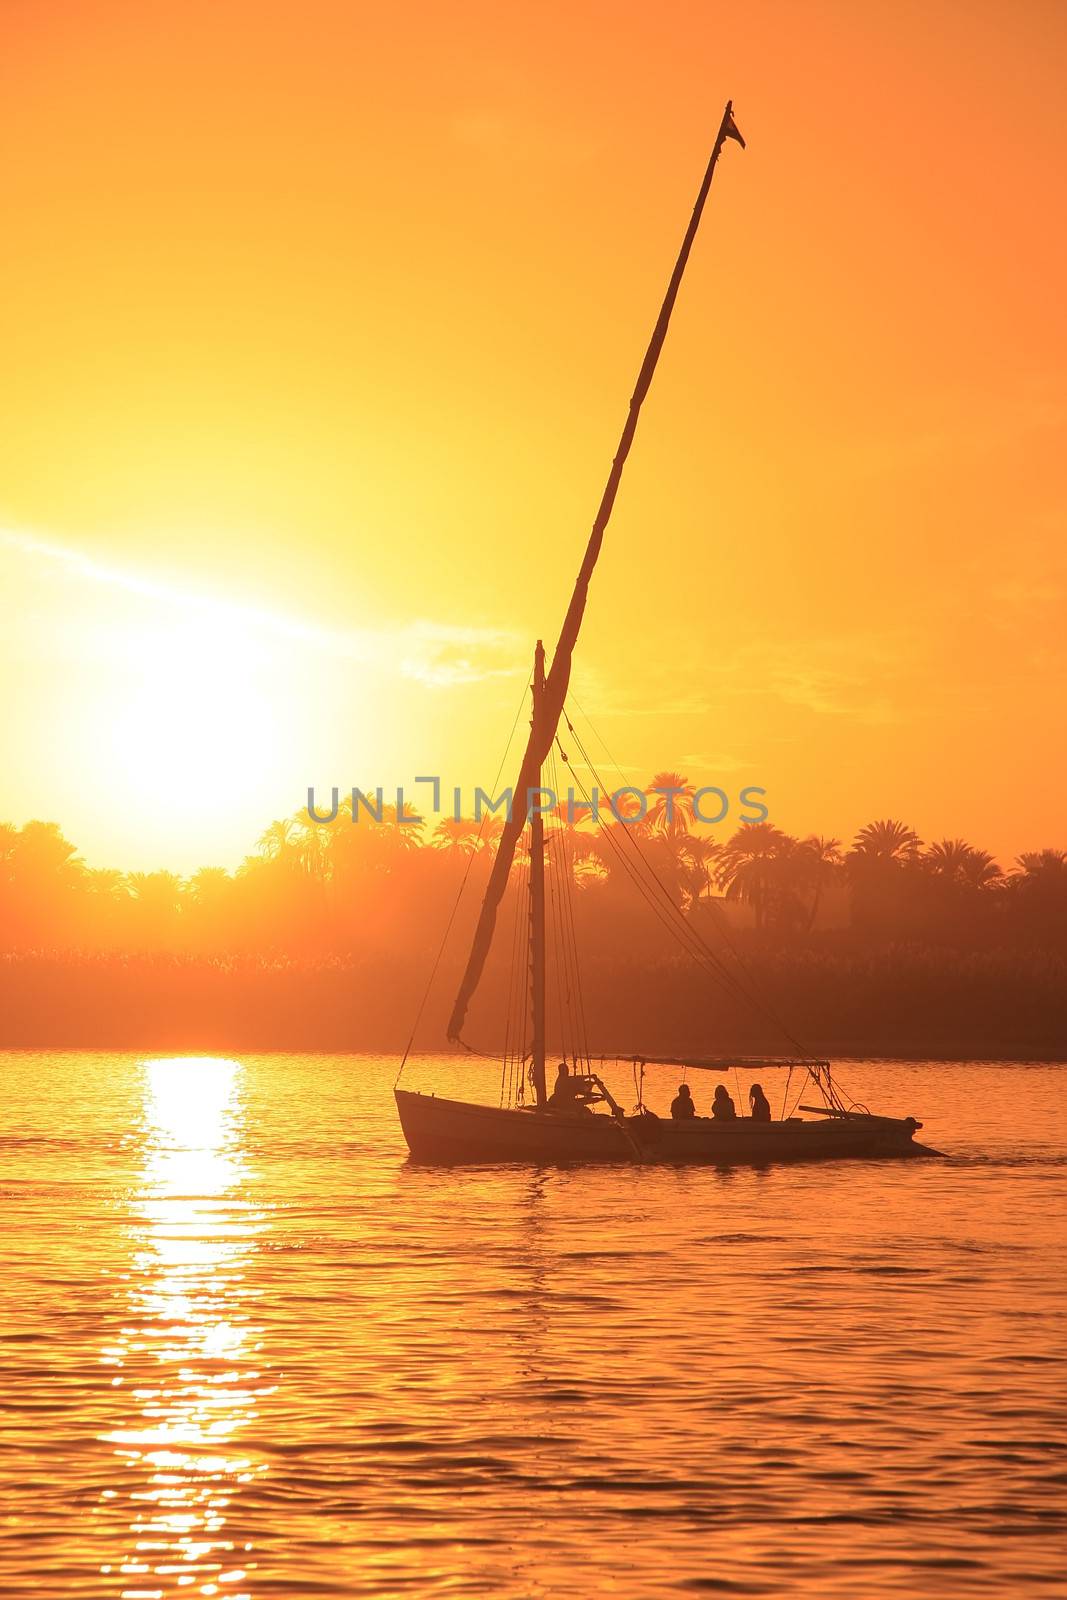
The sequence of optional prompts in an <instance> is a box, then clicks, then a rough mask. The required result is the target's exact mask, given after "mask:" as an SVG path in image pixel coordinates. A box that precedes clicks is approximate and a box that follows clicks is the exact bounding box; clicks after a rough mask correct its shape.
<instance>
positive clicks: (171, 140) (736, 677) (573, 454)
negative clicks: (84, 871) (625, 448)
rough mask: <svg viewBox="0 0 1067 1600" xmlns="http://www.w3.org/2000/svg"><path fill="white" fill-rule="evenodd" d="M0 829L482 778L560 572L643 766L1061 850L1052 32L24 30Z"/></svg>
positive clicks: (8, 378) (248, 835)
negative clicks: (588, 590) (734, 132)
mask: <svg viewBox="0 0 1067 1600" xmlns="http://www.w3.org/2000/svg"><path fill="white" fill-rule="evenodd" d="M0 33H2V38H0V140H2V147H3V148H2V167H0V207H2V212H3V216H4V219H5V235H6V243H5V249H4V252H3V255H2V257H0V344H2V348H3V351H4V382H3V385H2V388H0V582H2V585H3V593H4V596H5V601H6V604H5V607H4V623H3V632H2V635H0V670H2V671H3V674H4V682H5V685H6V687H7V697H6V699H7V715H6V716H5V718H4V720H3V725H2V728H0V816H7V817H9V818H10V819H11V820H13V821H16V822H21V821H24V820H26V819H27V818H28V817H30V816H43V817H51V818H55V819H56V820H58V821H60V822H61V823H62V824H63V826H64V828H65V829H66V831H67V832H68V833H69V834H70V836H71V837H72V838H74V839H75V840H76V841H77V842H78V844H79V846H80V847H81V848H82V849H83V851H84V853H85V854H86V856H87V857H88V859H89V860H90V861H92V862H94V863H107V864H114V865H120V866H126V867H144V866H154V865H168V866H171V867H174V868H177V869H179V870H187V869H191V868H192V867H194V866H196V865H198V864H201V863H203V862H214V861H218V862H222V863H224V864H233V863H235V862H236V861H237V860H238V859H239V858H240V856H241V855H242V854H243V853H244V852H245V851H246V850H247V849H248V848H249V847H250V845H251V844H252V842H253V841H254V839H255V837H256V835H257V834H258V832H259V831H260V829H261V827H262V826H263V824H264V823H265V822H266V821H267V820H269V819H270V818H271V817H272V816H276V815H279V814H282V813H285V812H290V811H294V810H296V809H297V808H298V807H299V805H300V804H301V802H302V797H303V794H304V792H305V790H306V786H307V784H308V782H309V781H315V782H317V783H319V784H321V785H328V784H329V783H331V782H338V783H340V784H342V785H343V784H345V783H351V782H359V781H363V782H366V783H375V782H383V783H389V782H396V781H403V780H410V778H411V777H413V776H414V775H415V774H416V773H421V772H431V771H438V772H440V773H441V774H442V775H443V776H444V778H445V780H446V782H460V783H464V784H471V785H473V784H474V783H475V782H483V783H485V784H488V783H489V782H490V781H491V779H492V776H493V774H494V772H495V771H496V766H497V761H498V759H499V756H500V752H501V748H502V745H503V741H504V739H505V737H506V734H507V730H508V728H509V727H510V725H511V719H512V716H513V714H514V710H515V706H516V704H517V701H518V696H519V694H520V691H521V687H522V684H523V682H524V674H525V672H526V669H527V662H528V657H529V653H530V649H531V646H532V641H533V639H534V637H535V636H536V635H537V634H538V633H539V632H540V633H543V634H544V635H545V636H546V638H550V639H554V637H555V634H556V631H557V628H558V624H559V620H560V617H561V614H562V610H563V607H564V605H565V602H566V599H567V595H568V592H569V586H570V583H571V580H572V576H573V573H574V571H575V569H576V567H577V563H578V560H579V557H580V553H581V549H582V547H583V545H584V541H585V537H586V534H587V531H588V527H589V523H590V520H591V518H592V515H593V512H594V510H595V507H596V504H597V500H598V498H599V494H600V490H601V487H602V484H603V479H604V476H605V474H606V470H607V467H608V464H609V462H610V458H611V455H612V452H613V450H614V447H615V443H616V440H617V436H618V431H619V428H620V425H621V422H622V418H623V415H624V411H625V403H626V400H627V398H628V396H629V393H630V390H631V388H632V385H633V380H634V377H635V375H636V371H637V366H638V363H639V360H640V357H641V354H642V352H643V350H644V346H645V342H646V340H647V336H648V332H649V330H650V327H651V323H652V321H653V319H654V315H655V311H656V308H657V306H658V303H659V299H660V296H661V294H662V291H663V287H664V285H665V281H666V277H667V274H668V272H669V269H670V265H671V262H672V261H673V257H674V253H675V250H676V248H677V244H678V240H679V237H680V234H681V231H682V228H683V227H684V224H685V221H686V218H687V216H688V212H689V208H690V206H691V204H692V199H693V196H694V193H695V190H696V186H697V183H698V181H699V178H700V174H701V172H702V170H703V166H704V163H705V161H706V158H707V153H708V149H709V147H710V143H711V140H712V138H713V136H714V131H715V128H716V126H717V124H718V119H719V115H720V112H721V108H722V102H723V101H724V99H725V98H726V97H727V96H728V95H732V96H733V98H734V101H735V107H736V114H737V119H738V122H739V124H740V126H741V129H742V131H743V132H744V134H745V135H746V138H747V139H748V150H747V152H745V153H742V152H741V151H740V149H739V148H738V147H736V146H734V145H730V146H728V147H727V150H726V153H725V155H724V158H723V162H722V164H721V165H720V169H719V174H718V177H717V179H716V184H715V188H714V190H713V193H712V199H711V203H710V210H709V213H708V216H707V218H706V222H705V227H704V230H703V232H702V234H701V237H700V238H699V239H698V242H697V247H696V250H695V252H694V256H693V260H692V263H691V267H690V270H689V274H688V277H687V280H686V283H685V285H684V287H683V291H682V296H681V299H680V302H679V306H678V310H677V313H676V317H675V322H674V325H673V327H672V330H671V335H670V338H669V340H668V344H667V348H666V351H665V354H664V358H663V361H662V363H661V367H660V372H659V375H658V377H657V380H656V384H655V386H654V389H653V392H652V396H651V399H650V401H649V403H648V405H647V407H646V411H645V415H644V419H643V421H642V426H641V430H640V432H639V435H638V439H637V444H636V446H635V450H634V454H633V456H632V458H631V463H630V467H629V469H628V473H627V477H626V479H625V480H624V484H623V489H622V493H621V496H620V500H619V504H618V508H617V513H616V517H615V520H614V522H613V524H612V528H611V530H610V533H609V537H608V540H607V543H606V545H605V550H604V556H603V559H602V563H601V567H600V569H599V571H598V574H597V577H596V581H595V584H594V589H593V595H592V600H591V604H590V609H589V614H588V618H587V625H586V628H585V631H584V634H583V638H582V642H581V645H580V647H579V668H578V672H577V676H576V687H577V692H578V697H579V699H580V700H581V702H582V704H583V705H584V706H585V707H586V709H587V710H588V711H589V712H590V713H591V714H592V715H593V718H594V721H595V723H596V725H597V726H598V728H599V729H600V731H601V733H602V734H603V736H604V738H605V740H606V741H607V744H608V745H609V746H610V747H611V749H612V751H613V753H614V754H615V756H616V757H617V758H618V760H619V762H620V763H621V764H622V766H623V767H624V769H625V770H626V771H627V774H628V775H631V774H632V776H633V777H634V778H643V777H645V776H647V775H648V774H650V773H651V772H652V771H653V770H655V769H657V768H659V767H662V766H664V765H671V766H676V767H680V768H681V769H682V770H683V771H685V772H686V773H687V774H688V775H689V777H690V778H692V779H694V780H700V781H703V782H708V783H715V782H718V783H720V784H721V785H722V786H723V787H725V788H727V789H729V790H731V791H735V792H736V790H737V789H738V788H739V787H740V786H741V785H743V784H744V783H754V784H761V785H763V786H764V787H765V788H766V789H767V790H768V793H769V801H770V806H771V815H772V820H775V821H777V822H779V823H780V824H782V825H783V826H785V827H787V828H789V829H791V830H797V831H808V830H811V829H818V830H819V831H822V832H834V833H838V834H841V835H843V836H844V837H846V838H847V837H849V836H850V835H851V833H852V832H853V831H854V830H855V828H856V827H857V826H859V825H860V824H861V823H863V822H865V821H867V820H869V819H870V818H872V817H874V816H885V815H892V816H897V817H901V818H903V819H904V820H906V821H908V822H910V823H911V824H912V825H913V826H915V827H916V828H917V829H918V830H919V832H920V833H922V834H923V835H924V836H925V837H931V836H941V835H944V834H962V835H963V836H965V837H967V838H969V839H970V840H971V842H973V843H975V844H979V845H982V846H985V847H986V848H990V849H992V850H994V851H995V852H997V853H998V854H1000V855H1001V857H1002V858H1010V857H1011V856H1012V855H1013V854H1014V853H1016V852H1017V851H1018V850H1021V849H1026V848H1031V847H1037V846H1041V845H1044V844H1058V845H1067V827H1065V824H1064V821H1063V814H1062V804H1061V802H1062V793H1063V782H1062V780H1063V771H1062V768H1063V755H1062V751H1063V749H1064V748H1065V733H1067V729H1065V727H1064V721H1065V716H1064V709H1063V707H1064V698H1065V697H1064V693H1063V689H1064V674H1065V668H1067V659H1065V657H1067V652H1065V647H1064V642H1063V638H1064V596H1065V592H1067V589H1065V578H1067V572H1065V567H1067V560H1065V555H1064V550H1065V541H1064V532H1065V530H1064V509H1065V495H1064V486H1063V471H1062V462H1063V459H1064V440H1063V434H1064V424H1065V419H1067V404H1065V400H1064V392H1063V374H1064V368H1065V356H1067V349H1065V343H1067V341H1065V327H1064V311H1063V306H1064V298H1063V284H1064V282H1065V281H1067V260H1065V255H1067V250H1065V239H1067V227H1065V222H1064V208H1063V203H1062V197H1063V178H1064V152H1065V145H1067V127H1065V123H1067V99H1065V96H1064V94H1063V75H1064V49H1065V44H1067V11H1065V10H1064V8H1063V7H1062V6H1061V5H1058V4H1054V3H1042V0H1027V3H1025V4H1022V5H1018V4H1009V3H1007V0H1005V3H1002V4H982V3H980V0H977V3H975V0H972V3H966V4H964V3H962V0H960V3H955V4H938V3H936V0H935V3H930V0H927V3H922V4H920V3H910V0H904V3H900V0H893V3H891V4H890V3H885V4H880V3H876V0H868V3H865V4H863V5H856V4H854V3H851V0H849V3H838V4H806V3H803V0H796V3H780V4H767V3H763V4H760V3H746V4H733V5H731V6H718V5H715V6H713V5H710V4H680V3H679V4H672V3H660V4H657V5H655V6H651V5H648V4H635V3H618V0H613V3H612V4H610V5H609V4H607V3H604V4H599V3H598V4H581V3H579V4H574V3H572V4H566V5H564V4H541V5H539V6H537V7H529V6H523V7H520V6H517V5H510V6H509V5H503V6H502V5H500V4H499V0H496V3H494V4H489V3H485V4H470V3H463V0H451V3H450V4H449V5H447V6H445V5H437V4H429V3H425V4H421V5H410V4H409V5H403V4H399V5H392V6H385V7H371V6H369V5H364V4H360V3H357V0H307V3H304V4H302V5H300V6H296V5H293V4H289V3H287V4H279V3H270V0H214V3H210V4H209V3H205V0H180V3H178V0H162V3H157V4H153V5H151V6H145V5H144V4H143V3H141V0H125V3H119V0H84V3H82V4H78V5H72V4H70V3H59V0H8V3H7V4H6V5H5V6H4V8H3V11H2V13H0Z"/></svg>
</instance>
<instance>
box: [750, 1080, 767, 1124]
mask: <svg viewBox="0 0 1067 1600" xmlns="http://www.w3.org/2000/svg"><path fill="white" fill-rule="evenodd" d="M748 1103H749V1106H750V1108H751V1109H750V1112H749V1115H750V1116H751V1118H752V1120H753V1122H770V1120H771V1103H770V1101H769V1100H768V1099H767V1096H766V1095H765V1094H764V1092H763V1087H762V1085H761V1084H758V1083H754V1084H753V1085H752V1087H751V1089H750V1090H749V1091H748Z"/></svg>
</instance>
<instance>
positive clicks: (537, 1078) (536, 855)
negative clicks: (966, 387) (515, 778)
mask: <svg viewBox="0 0 1067 1600" xmlns="http://www.w3.org/2000/svg"><path fill="white" fill-rule="evenodd" d="M544 697H545V647H544V645H543V644H542V642H541V640H540V639H538V641H537V648H536V649H535V650H534V669H533V726H534V730H535V737H536V735H537V733H538V732H539V731H540V721H541V718H542V717H543V716H544ZM537 782H538V784H540V782H541V771H540V768H538V772H537ZM540 801H541V796H540V793H539V792H538V793H535V792H534V791H532V790H531V791H529V792H528V793H527V794H526V795H523V796H522V797H521V802H525V803H526V805H527V806H529V807H530V1000H531V1009H532V1012H533V1053H532V1059H531V1063H530V1076H531V1078H532V1079H533V1088H534V1095H535V1097H536V1100H537V1107H538V1110H542V1109H543V1108H544V1106H545V1104H546V1101H547V1099H548V1093H547V1090H546V1087H545V819H544V817H542V815H541V809H540ZM521 802H520V803H521Z"/></svg>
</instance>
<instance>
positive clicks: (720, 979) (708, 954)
mask: <svg viewBox="0 0 1067 1600" xmlns="http://www.w3.org/2000/svg"><path fill="white" fill-rule="evenodd" d="M569 698H570V699H571V701H572V703H573V704H574V705H575V706H576V707H577V708H578V709H579V711H581V707H580V706H578V702H577V699H576V698H575V697H574V696H573V695H571V696H570V697H569ZM581 714H582V715H583V716H584V717H585V720H586V722H588V723H589V726H590V727H591V728H592V727H593V724H592V722H591V719H590V718H589V716H588V714H587V713H585V712H584V711H582V712H581ZM563 717H564V721H565V722H566V724H567V729H568V731H569V732H570V734H571V736H572V737H573V739H574V741H575V744H576V746H577V748H578V750H579V752H580V754H581V755H582V757H583V759H584V761H585V764H586V766H587V768H588V770H589V772H590V773H592V776H593V778H594V780H595V784H596V787H597V788H598V790H600V791H603V793H604V794H607V792H608V791H607V786H606V785H605V784H604V781H603V779H602V778H601V776H600V774H599V772H598V771H597V768H596V766H595V764H594V763H593V761H592V758H591V756H590V754H589V752H588V750H587V749H586V748H585V745H584V743H583V741H582V738H581V735H580V734H579V733H578V730H577V729H576V728H575V726H574V724H573V722H572V721H571V719H570V717H569V716H568V715H567V713H566V710H564V713H563ZM593 731H594V732H596V730H595V729H594V730H593ZM597 738H598V739H599V741H600V744H601V746H602V747H603V749H604V750H605V752H606V754H607V756H608V759H609V761H611V762H612V764H613V765H614V766H615V769H616V771H617V772H618V773H619V776H620V778H622V771H621V769H620V768H619V766H618V763H617V762H615V761H614V758H613V757H612V755H611V752H610V750H608V748H607V745H606V744H605V743H604V740H603V738H601V736H600V734H599V733H597ZM556 743H557V745H559V736H558V734H557V737H556ZM559 749H560V754H561V755H562V756H563V759H564V760H565V761H566V760H567V756H566V752H565V751H564V750H563V747H562V745H559ZM571 771H572V772H573V771H574V768H573V766H571ZM575 779H576V782H577V783H578V786H579V788H581V789H582V797H583V799H584V800H585V801H586V803H587V804H589V803H590V801H589V796H588V793H587V792H586V790H585V789H584V787H582V784H581V780H580V779H578V778H577V774H575ZM623 781H624V786H625V780H623ZM595 817H596V821H597V824H598V826H599V827H600V829H601V832H602V833H603V834H604V837H605V839H606V840H607V841H608V842H609V843H610V844H611V846H612V848H613V849H614V850H615V852H616V855H617V856H618V859H619V860H620V861H621V862H622V864H623V866H624V868H625V869H626V870H627V872H628V875H629V876H630V878H631V881H632V882H634V884H635V886H636V887H637V888H638V889H639V891H640V892H641V893H642V894H643V897H644V898H645V900H646V902H647V903H648V904H650V905H651V906H652V907H653V909H654V910H655V911H656V912H657V914H658V915H659V917H660V921H661V922H662V923H663V924H664V926H665V927H666V928H667V929H668V931H669V932H670V933H671V934H672V935H673V936H674V938H675V939H676V940H677V941H678V943H679V944H680V945H681V946H682V948H683V949H684V950H686V952H687V953H688V954H689V955H690V956H691V957H693V959H695V960H696V961H697V962H698V963H699V964H700V965H701V966H702V967H703V968H704V970H705V972H706V973H707V974H708V975H709V976H710V977H711V978H712V979H713V980H714V981H715V982H717V983H718V984H719V986H720V987H722V988H725V989H726V992H727V993H730V994H731V995H732V997H733V998H735V999H736V998H738V997H740V998H742V999H744V1000H745V1001H746V1002H747V1003H748V1004H749V1005H750V1006H752V1007H753V1008H754V1009H755V1010H756V1011H757V1012H758V1013H759V1014H761V1015H762V1016H763V1017H764V1018H765V1019H766V1020H767V1021H769V1022H771V1023H772V1024H773V1025H774V1026H775V1027H776V1028H777V1029H778V1030H779V1031H780V1032H781V1034H782V1035H783V1037H784V1038H786V1039H787V1040H788V1041H789V1042H790V1044H792V1045H793V1046H794V1048H795V1049H796V1050H797V1051H798V1052H799V1053H800V1054H801V1055H806V1054H807V1053H808V1052H806V1051H805V1049H804V1046H803V1045H802V1044H801V1043H800V1041H799V1040H798V1039H797V1038H796V1036H795V1035H794V1034H793V1033H792V1031H791V1030H790V1029H789V1028H788V1027H787V1026H786V1024H785V1023H784V1022H783V1021H782V1019H781V1017H780V1016H779V1015H778V1014H777V1012H776V1011H775V1010H774V1008H773V1007H772V1006H770V1005H769V1004H768V1003H767V1002H766V1001H765V1000H764V999H763V998H762V997H761V996H760V995H759V993H758V992H756V990H755V989H754V987H753V984H754V978H753V975H752V973H751V971H750V969H749V968H748V966H747V964H746V963H745V961H744V960H743V958H742V956H741V954H740V952H739V951H738V949H737V948H736V946H735V945H734V943H733V941H732V940H731V939H730V937H729V935H728V934H727V932H726V931H725V929H724V928H723V926H722V923H721V919H720V917H719V915H718V908H714V910H713V915H714V916H715V917H716V926H717V928H718V931H719V932H720V935H721V936H722V938H723V942H724V943H725V944H726V946H727V948H728V949H729V951H730V954H731V955H732V956H733V958H734V961H735V963H736V964H737V966H738V968H739V969H740V972H741V974H742V975H743V978H744V980H745V981H742V979H741V978H739V977H738V976H737V974H735V973H733V972H731V971H730V969H729V968H728V967H727V966H726V965H725V963H724V962H723V961H722V960H721V958H720V957H719V956H717V955H716V953H715V951H714V950H712V948H711V946H710V945H709V944H708V943H707V941H706V940H705V939H704V937H703V935H702V934H701V933H700V931H699V929H697V928H695V927H694V926H693V924H692V923H691V922H689V921H688V919H687V918H686V917H685V915H684V913H683V911H682V909H681V907H680V906H679V905H678V904H677V903H676V902H675V900H674V897H673V896H672V895H671V893H670V890H669V889H668V887H667V885H666V884H665V883H664V882H663V880H662V878H661V877H660V875H659V873H657V871H656V869H655V868H654V867H653V866H652V864H651V862H649V861H648V860H647V858H646V857H645V856H644V855H643V854H642V852H641V849H640V845H639V843H638V841H637V839H636V837H635V836H634V833H633V830H632V829H629V830H627V829H626V826H625V824H621V823H620V827H621V828H622V829H623V837H625V838H626V839H627V842H628V843H630V844H631V845H632V846H633V853H634V856H635V858H636V861H637V862H638V863H639V866H640V868H641V869H643V870H644V872H645V873H646V874H647V876H648V878H649V879H651V880H652V883H653V884H654V885H655V888H656V889H658V890H659V892H660V895H661V896H662V899H663V901H664V902H665V905H666V908H667V911H666V913H664V911H663V908H662V907H661V906H660V904H659V903H658V902H657V901H656V900H655V895H654V893H653V892H652V891H651V889H650V888H649V886H648V884H647V883H643V882H642V881H641V879H640V876H639V873H638V872H636V871H632V870H630V863H629V862H628V861H627V859H626V857H625V855H624V853H623V851H622V847H621V845H620V844H619V842H618V839H617V838H616V836H615V833H614V831H613V830H611V829H609V828H608V827H605V825H604V824H603V822H602V821H601V820H600V817H599V811H597V812H596V813H595ZM808 1070H809V1072H810V1070H811V1069H810V1068H809V1069H808ZM812 1077H813V1079H814V1081H815V1082H816V1084H817V1085H818V1087H819V1089H820V1091H821V1092H822V1093H823V1094H824V1096H825V1098H826V1099H827V1100H828V1101H829V1103H830V1104H831V1105H835V1104H839V1103H840V1102H839V1096H838V1094H837V1090H836V1088H835V1085H834V1083H833V1079H832V1078H831V1077H829V1074H827V1081H826V1082H825V1083H824V1082H823V1080H822V1077H821V1075H820V1076H816V1075H815V1074H814V1073H812Z"/></svg>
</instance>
